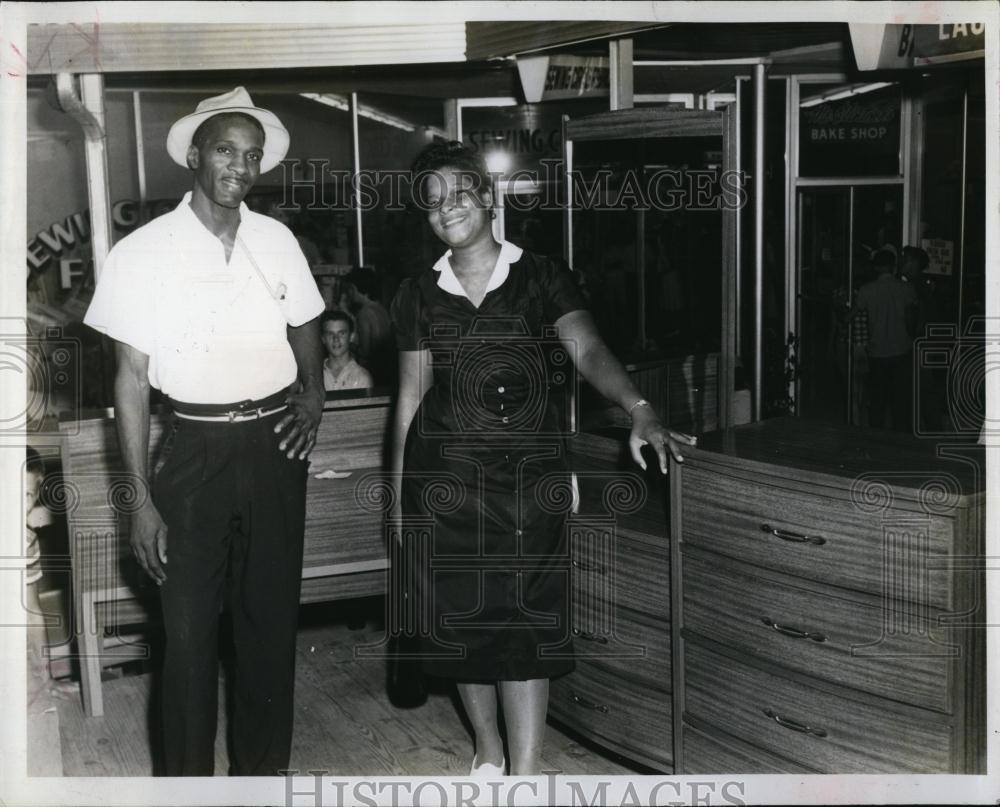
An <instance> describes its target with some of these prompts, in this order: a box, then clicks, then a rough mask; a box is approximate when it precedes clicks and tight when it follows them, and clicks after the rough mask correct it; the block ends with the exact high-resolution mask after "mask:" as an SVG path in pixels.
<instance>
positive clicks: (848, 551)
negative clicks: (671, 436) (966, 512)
mask: <svg viewBox="0 0 1000 807" xmlns="http://www.w3.org/2000/svg"><path fill="white" fill-rule="evenodd" d="M682 474H683V482H682V485H683V491H682V502H683V511H682V530H683V536H682V538H683V540H684V541H685V542H686V543H690V544H694V545H697V546H701V547H703V548H705V549H710V550H713V551H716V552H719V553H721V554H724V555H728V556H730V557H733V558H736V559H738V560H743V561H746V562H748V563H754V564H757V565H760V566H764V567H766V568H769V569H776V570H778V571H782V572H786V573H789V574H793V575H801V576H802V577H806V578H809V579H811V580H819V581H820V582H825V583H829V584H831V585H835V586H841V587H845V588H851V589H856V590H859V591H864V592H868V593H871V594H876V595H881V594H882V591H883V588H884V587H885V586H888V587H889V588H890V590H891V591H892V592H893V595H894V597H895V598H897V599H904V600H911V601H921V602H925V603H927V604H929V605H931V606H933V607H935V608H938V609H941V610H950V609H951V608H952V605H953V596H954V592H953V588H954V580H953V579H952V578H953V576H954V573H953V572H948V571H944V570H941V571H928V569H929V568H930V567H932V566H938V567H939V568H940V567H943V566H944V565H945V561H946V559H947V558H948V557H949V555H950V554H951V552H952V551H953V550H952V547H953V521H952V519H950V518H945V517H942V516H939V515H935V516H927V515H924V514H921V513H915V512H911V511H907V510H901V509H900V510H891V509H890V510H887V511H880V512H877V513H870V512H865V511H864V510H863V509H861V508H860V507H858V506H857V505H855V504H854V503H852V502H851V501H850V499H849V498H848V497H847V493H846V492H842V493H841V495H842V498H838V497H837V496H834V495H831V494H833V493H834V492H835V491H834V490H832V489H826V488H822V487H819V486H816V487H815V488H814V489H810V490H798V489H791V488H783V487H780V486H779V484H778V483H777V481H775V483H774V484H761V483H759V482H755V481H752V480H750V479H745V478H742V477H739V476H735V475H734V476H729V475H727V474H725V473H720V472H719V471H717V470H715V469H714V468H712V469H711V470H709V469H708V468H699V467H697V466H695V465H690V466H685V467H684V468H683V470H682Z"/></svg>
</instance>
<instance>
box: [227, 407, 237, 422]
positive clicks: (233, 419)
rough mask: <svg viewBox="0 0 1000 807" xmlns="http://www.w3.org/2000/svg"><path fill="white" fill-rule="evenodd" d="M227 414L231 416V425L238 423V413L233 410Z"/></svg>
mask: <svg viewBox="0 0 1000 807" xmlns="http://www.w3.org/2000/svg"><path fill="white" fill-rule="evenodd" d="M226 414H227V415H228V416H229V422H230V423H235V422H236V412H234V411H233V410H232V409H230V410H229V412H227V413H226Z"/></svg>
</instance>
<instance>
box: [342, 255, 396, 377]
mask: <svg viewBox="0 0 1000 807" xmlns="http://www.w3.org/2000/svg"><path fill="white" fill-rule="evenodd" d="M380 296H381V295H380V294H379V282H378V277H377V276H376V274H375V273H374V272H373V271H372V270H370V269H364V268H360V269H359V268H355V269H353V270H352V271H351V272H348V273H347V275H345V276H344V279H343V292H342V299H343V301H344V302H343V304H342V306H341V307H342V308H345V309H346V310H347V311H349V312H350V313H351V314H353V316H354V328H355V331H356V332H357V355H358V363H359V364H361V365H362V366H363V367H366V368H367V369H368V371H369V372H370V373H371V374H372V378H373V379H374V381H375V383H376V384H380V385H381V384H390V383H392V382H393V381H394V380H395V374H396V356H395V353H396V343H395V340H394V339H393V333H392V320H390V319H389V312H388V311H386V309H385V306H384V305H382V303H381V302H379V298H380Z"/></svg>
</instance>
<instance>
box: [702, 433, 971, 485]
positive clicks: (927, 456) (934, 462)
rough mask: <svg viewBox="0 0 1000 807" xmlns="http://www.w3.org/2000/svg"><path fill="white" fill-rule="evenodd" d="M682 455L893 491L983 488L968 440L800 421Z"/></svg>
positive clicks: (708, 438)
mask: <svg viewBox="0 0 1000 807" xmlns="http://www.w3.org/2000/svg"><path fill="white" fill-rule="evenodd" d="M687 453H689V454H690V455H691V458H692V459H695V460H697V458H699V457H702V458H705V459H709V460H715V461H718V460H719V459H723V458H725V460H726V461H727V462H731V461H736V462H745V463H760V464H763V465H772V466H778V467H780V468H788V469H792V470H795V471H799V472H801V473H803V474H806V475H810V474H823V475H826V476H833V477H839V478H841V479H844V480H854V479H857V478H859V477H866V478H870V477H877V478H879V479H882V480H884V481H885V482H886V483H887V484H889V485H891V486H893V487H898V488H913V489H919V488H922V487H924V486H925V485H926V484H927V483H928V482H931V481H934V480H940V479H942V478H943V477H945V476H947V477H949V481H952V482H954V483H956V484H957V486H958V489H959V491H960V493H961V495H968V494H974V493H978V492H981V491H984V490H985V473H984V472H985V467H986V465H985V451H984V449H983V447H982V446H980V445H977V444H976V443H975V442H974V441H973V440H969V439H966V441H965V442H961V441H956V440H949V441H945V440H940V439H937V438H929V437H923V438H916V437H912V436H909V435H904V434H898V433H896V432H889V431H882V430H877V429H863V428H859V427H856V426H846V425H836V424H830V423H823V422H819V421H811V420H807V419H805V418H795V417H783V418H773V419H770V420H763V421H760V422H758V423H751V424H747V425H745V426H737V427H735V428H732V429H726V430H720V431H717V432H710V433H708V434H705V435H702V436H700V437H699V438H698V447H697V448H696V449H688V452H687Z"/></svg>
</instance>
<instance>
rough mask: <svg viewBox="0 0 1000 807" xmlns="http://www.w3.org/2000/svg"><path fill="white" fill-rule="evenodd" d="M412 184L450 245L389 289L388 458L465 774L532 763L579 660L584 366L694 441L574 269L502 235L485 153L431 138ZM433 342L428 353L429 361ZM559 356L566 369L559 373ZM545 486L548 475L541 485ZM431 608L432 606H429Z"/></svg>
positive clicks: (628, 405) (675, 442)
mask: <svg viewBox="0 0 1000 807" xmlns="http://www.w3.org/2000/svg"><path fill="white" fill-rule="evenodd" d="M413 173H414V176H415V183H416V184H415V187H414V191H415V196H416V197H417V199H418V203H419V204H420V205H421V207H422V208H424V209H425V210H426V212H427V220H428V222H429V224H430V226H431V229H432V230H433V231H434V233H435V235H437V237H438V238H440V239H441V241H443V242H444V243H445V245H447V247H448V248H449V249H448V251H447V252H446V253H445V254H444V256H443V257H442V258H441V259H440V260H439V261H438V262H437V263H436V264H435V265H434V267H433V268H429V269H427V270H425V271H423V272H422V273H420V274H419V275H418V276H416V277H413V278H410V279H408V280H406V281H404V282H403V284H402V285H401V286H400V290H399V293H398V294H397V296H396V298H395V300H394V301H393V304H392V318H393V323H394V326H395V328H396V334H397V345H398V347H399V351H400V353H399V358H400V387H399V396H398V401H397V410H396V415H395V423H394V446H393V457H392V459H393V471H394V472H395V474H397V475H398V476H397V477H396V478H398V479H401V480H402V484H401V490H400V494H401V504H402V512H403V516H404V535H405V536H406V538H405V539H404V540H407V541H410V542H411V543H412V542H419V548H417V550H416V551H417V554H418V557H417V564H416V565H417V567H418V572H417V581H418V582H417V592H416V595H417V602H418V606H419V607H418V608H417V609H416V611H417V612H418V613H425V614H426V615H427V617H428V618H427V621H426V624H425V625H424V627H423V633H422V635H421V637H420V638H421V654H422V665H423V667H424V669H425V671H427V672H430V673H432V674H436V675H440V676H445V677H448V678H451V679H453V680H455V681H456V683H457V686H458V692H459V695H460V697H461V699H462V703H463V705H464V707H465V710H466V712H467V714H468V717H469V720H470V722H471V723H472V727H473V729H474V731H475V756H474V757H473V763H472V775H502V774H503V773H504V772H505V769H506V767H507V766H506V765H505V758H504V748H503V741H502V739H501V736H500V731H499V726H498V720H497V697H498V693H499V698H500V702H501V705H502V708H503V716H504V724H505V726H506V729H507V746H508V751H509V772H510V773H511V774H513V775H519V776H526V775H533V774H537V773H538V772H539V757H540V754H541V746H542V736H543V734H544V730H545V717H546V710H547V707H548V685H549V679H550V678H551V677H554V676H556V675H561V674H563V673H566V672H568V671H569V670H571V669H572V667H573V660H572V653H571V652H568V648H569V646H570V643H569V636H568V629H567V625H568V621H567V608H566V602H567V588H568V568H567V567H568V563H567V560H568V552H567V549H566V537H565V535H564V530H563V526H564V517H565V512H563V511H564V510H565V507H563V508H562V509H560V508H559V507H558V506H557V504H558V502H556V501H554V499H555V498H556V497H548V498H547V497H546V495H545V491H546V490H551V488H550V487H549V483H550V482H551V481H552V480H553V479H556V478H562V479H565V478H567V477H568V471H567V468H566V459H565V456H566V452H565V434H566V425H565V396H564V394H563V389H562V387H564V386H565V381H566V379H568V378H569V377H570V376H571V375H572V373H573V367H572V366H569V358H567V354H568V356H569V357H572V359H573V361H574V362H575V365H576V370H578V371H579V372H580V374H581V375H582V376H583V377H584V378H585V379H587V380H588V381H589V382H590V383H591V384H593V385H594V386H595V387H596V388H597V390H598V391H599V392H600V393H601V394H603V395H604V396H605V397H607V398H609V399H610V400H612V401H615V402H617V403H619V404H620V405H621V406H622V407H623V408H624V409H625V410H626V411H628V412H629V413H630V414H631V415H632V422H633V426H632V433H631V436H630V438H629V447H630V449H631V452H632V457H633V459H634V460H635V461H636V462H637V463H638V464H639V465H640V466H641V467H642V468H645V467H646V465H645V462H644V460H643V458H642V456H641V451H640V449H641V447H642V446H643V445H646V444H647V443H648V444H650V445H652V446H653V448H654V449H655V450H656V453H657V455H658V457H659V463H660V469H661V471H662V472H664V473H665V472H666V463H667V458H666V450H665V447H667V448H669V450H670V451H671V452H672V453H673V455H674V456H675V457H677V458H678V459H680V458H681V457H680V451H679V446H680V444H682V443H686V444H689V445H690V444H693V443H694V439H693V438H691V437H688V436H686V435H682V434H678V433H675V432H672V431H670V430H668V429H666V428H665V427H664V426H663V425H662V424H661V423H660V421H659V419H658V418H657V416H656V414H655V413H654V412H653V410H652V409H651V408H650V407H649V404H648V403H647V402H646V401H644V400H642V396H641V395H640V394H639V392H638V391H637V390H636V388H635V387H634V385H633V384H632V383H631V381H630V380H629V378H628V375H627V374H626V373H625V370H624V369H623V368H622V366H621V364H620V363H619V362H618V360H617V359H615V357H614V356H613V355H612V354H611V353H610V351H609V350H608V349H607V347H606V346H605V345H604V343H603V342H602V341H601V338H600V337H599V336H598V334H597V331H596V330H595V328H594V325H593V321H592V319H591V317H590V314H589V313H587V312H586V311H585V310H584V302H583V299H582V297H581V295H580V293H579V291H578V290H577V286H576V284H575V282H574V280H573V276H572V274H571V273H570V272H569V270H568V269H567V268H566V267H565V266H561V265H560V264H558V263H557V262H555V261H552V260H550V259H548V258H543V257H540V256H537V255H534V254H532V253H530V252H527V251H522V250H521V249H520V248H519V247H517V246H515V245H514V244H511V243H508V242H503V243H498V242H497V241H496V240H495V239H494V238H493V235H492V231H491V224H490V220H491V218H492V217H493V213H492V210H491V208H492V205H493V195H492V193H491V191H490V189H489V177H488V175H487V173H486V168H485V164H484V162H483V160H482V158H481V156H480V155H479V154H477V153H476V152H473V151H471V150H469V149H467V148H466V147H464V146H463V145H462V144H461V143H457V142H452V143H447V144H433V145H431V146H429V147H427V148H426V149H425V150H424V151H423V152H421V154H420V155H419V156H418V158H417V160H416V162H415V163H414V165H413ZM432 354H433V359H432ZM564 366H565V370H566V371H567V372H565V373H563V372H562V368H563V367H564ZM543 483H544V484H543ZM425 609H426V610H425Z"/></svg>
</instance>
